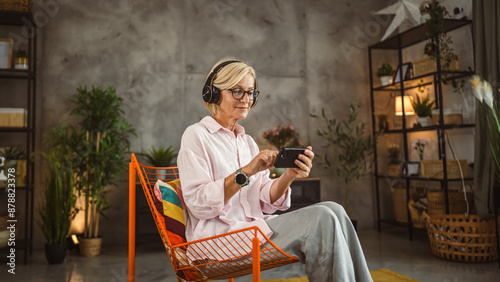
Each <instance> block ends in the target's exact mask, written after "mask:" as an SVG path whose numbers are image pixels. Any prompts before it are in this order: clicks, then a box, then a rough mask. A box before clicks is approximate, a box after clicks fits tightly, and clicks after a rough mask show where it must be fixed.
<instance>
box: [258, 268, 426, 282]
mask: <svg viewBox="0 0 500 282" xmlns="http://www.w3.org/2000/svg"><path fill="white" fill-rule="evenodd" d="M370 273H371V275H372V278H373V282H419V281H418V280H416V279H413V278H411V277H408V276H405V275H403V274H399V273H397V272H394V271H392V270H389V269H377V270H372V271H370ZM261 282H309V280H307V277H305V276H304V277H292V278H287V279H271V280H262V281H261Z"/></svg>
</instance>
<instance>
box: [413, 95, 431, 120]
mask: <svg viewBox="0 0 500 282" xmlns="http://www.w3.org/2000/svg"><path fill="white" fill-rule="evenodd" d="M416 96H417V97H416V99H413V100H412V101H411V105H412V106H413V109H414V110H415V114H417V116H418V117H417V123H418V124H420V126H430V125H431V124H432V119H431V116H432V109H433V108H434V101H432V102H431V101H430V98H429V94H427V96H426V97H425V98H423V99H420V96H419V95H416Z"/></svg>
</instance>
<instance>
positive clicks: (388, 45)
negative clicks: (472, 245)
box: [368, 19, 475, 240]
mask: <svg viewBox="0 0 500 282" xmlns="http://www.w3.org/2000/svg"><path fill="white" fill-rule="evenodd" d="M443 27H444V31H445V32H446V33H448V34H449V32H450V31H452V30H455V29H458V28H464V29H463V31H467V32H469V33H470V35H471V37H473V34H472V32H473V30H472V21H471V20H455V19H445V20H444V21H443ZM461 31H462V30H461ZM456 34H458V33H456ZM427 37H428V26H427V25H426V24H421V25H419V26H416V27H413V28H411V29H409V30H406V31H404V32H402V33H400V34H396V35H393V36H391V37H390V38H388V39H387V40H384V41H381V42H379V43H376V44H373V45H370V46H369V47H368V60H369V66H370V69H369V72H370V75H369V78H370V102H371V113H372V131H373V133H374V134H377V133H378V132H379V131H377V128H376V115H375V114H376V110H375V109H376V103H377V102H379V103H380V102H381V101H383V100H384V99H385V100H387V99H392V100H393V98H394V95H395V94H394V92H396V93H397V94H396V95H398V96H400V95H405V94H409V93H405V91H407V92H410V91H409V90H413V91H415V90H417V89H418V88H419V87H422V86H427V87H432V88H434V100H435V103H436V108H438V109H440V111H439V121H440V122H441V124H438V125H431V126H425V127H415V128H413V127H412V125H411V124H406V127H405V128H398V129H392V130H387V131H383V132H382V133H383V134H389V135H390V134H393V135H395V136H396V137H398V139H399V142H400V144H398V145H399V146H400V147H401V148H402V150H401V158H402V159H404V160H408V159H409V156H410V152H409V150H410V146H409V142H410V141H409V138H410V137H411V136H410V135H411V134H412V133H423V132H432V131H434V132H435V133H436V134H435V135H436V136H435V137H436V138H437V142H436V143H437V150H436V156H439V157H436V159H441V161H440V162H443V164H442V169H443V170H444V169H445V168H446V167H445V165H446V163H444V161H443V160H449V157H447V148H446V140H445V138H446V135H445V133H446V132H445V130H455V129H461V128H465V129H467V128H469V129H473V128H474V127H475V124H474V123H465V124H445V123H444V121H446V119H445V117H446V116H444V110H443V108H444V101H446V99H445V98H444V96H445V93H448V92H451V91H452V89H451V82H452V81H458V82H460V80H466V79H468V77H470V76H471V75H473V74H474V71H473V70H472V69H471V68H470V67H469V68H464V69H462V70H459V71H450V70H442V69H438V68H437V66H436V67H435V69H436V71H434V72H430V73H427V74H423V75H419V76H414V77H412V78H410V79H406V80H404V81H402V82H397V83H392V84H390V85H386V86H381V85H380V83H379V82H376V81H375V80H374V79H373V78H375V75H374V68H373V63H374V61H373V56H374V53H376V55H381V54H383V53H384V56H382V57H383V58H384V59H386V60H388V59H387V58H388V57H391V58H392V59H391V60H392V61H395V60H397V65H402V64H403V63H405V61H403V60H406V61H407V62H412V61H413V62H414V61H415V60H418V59H420V58H421V57H422V55H418V54H413V55H412V54H409V55H410V58H407V57H403V49H405V48H408V47H411V46H412V45H415V44H417V43H422V44H425V42H427V41H428V40H429V39H428V38H427ZM458 41H459V40H455V39H454V42H458ZM374 50H376V52H374ZM437 55H438V57H439V54H437ZM464 57H467V58H469V57H471V58H472V61H474V52H468V53H467V54H465V55H464ZM403 58H404V59H403ZM441 67H442V66H441ZM443 85H449V86H450V87H444V86H443ZM384 92H385V93H384ZM384 96H385V97H384ZM387 96H389V97H387ZM392 100H390V101H392ZM467 121H468V120H467ZM449 122H450V123H451V122H453V121H452V120H449ZM443 123H444V124H443ZM465 131H466V132H464V133H467V134H473V131H472V130H465ZM392 137H393V136H389V137H388V139H391V138H392ZM399 137H400V138H399ZM374 138H375V136H374ZM387 145H388V144H387ZM467 145H468V144H467ZM463 146H464V147H465V145H463ZM467 149H469V148H464V150H467ZM377 150H378V148H377V146H375V148H374V160H375V164H374V167H375V173H374V176H375V178H376V181H375V190H376V192H375V193H376V201H377V222H378V230H379V231H381V223H389V224H393V225H398V226H403V227H406V228H408V233H409V234H408V235H409V239H410V240H412V236H413V235H412V233H413V230H425V229H423V228H416V227H414V226H413V225H412V224H408V223H402V222H397V221H396V220H395V219H390V218H389V219H383V218H382V215H381V205H382V202H381V201H385V202H386V201H387V200H388V199H387V198H386V197H387V196H386V195H384V194H382V193H381V192H380V189H381V185H383V186H387V185H392V184H394V183H391V182H398V183H397V185H400V186H401V187H403V188H404V189H406V192H410V191H409V189H411V185H412V182H413V184H414V183H416V182H418V181H422V182H426V183H425V184H423V185H425V186H427V185H430V184H435V185H436V186H438V185H439V186H440V188H441V189H442V191H448V188H449V186H448V185H449V184H451V183H453V184H458V183H459V182H461V181H462V180H464V181H469V182H470V181H472V180H473V177H471V173H468V174H465V175H464V179H462V178H447V177H446V178H428V177H421V176H419V175H415V176H408V175H399V176H393V175H389V173H388V172H385V171H382V170H380V171H379V169H381V168H380V166H379V164H381V163H379V161H378V158H379V152H378V151H377ZM448 172H449V171H448ZM446 176H453V177H457V176H458V177H460V175H451V174H450V173H448V174H447V175H446ZM391 180H398V181H391ZM432 182H434V183H432ZM382 197H384V198H385V199H383V200H381V198H382ZM393 201H394V199H393ZM398 204H402V205H403V207H404V206H407V203H404V201H403V203H401V202H398ZM444 205H446V207H447V208H448V205H449V203H448V202H446V203H444Z"/></svg>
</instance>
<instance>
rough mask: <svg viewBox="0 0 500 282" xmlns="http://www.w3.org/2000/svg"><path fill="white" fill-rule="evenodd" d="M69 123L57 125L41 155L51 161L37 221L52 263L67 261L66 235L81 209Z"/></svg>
mask: <svg viewBox="0 0 500 282" xmlns="http://www.w3.org/2000/svg"><path fill="white" fill-rule="evenodd" d="M71 139H72V137H71V136H70V133H69V131H68V128H67V126H65V125H63V124H61V125H60V126H59V128H54V129H53V131H52V133H51V135H50V137H49V139H48V140H47V142H46V143H47V144H48V147H49V148H48V151H47V152H44V153H42V156H43V157H44V158H45V159H46V161H47V162H48V165H47V167H46V168H47V169H48V174H47V175H46V178H45V182H44V191H43V196H42V200H41V202H40V204H39V205H38V207H37V217H36V222H37V224H38V226H39V227H40V229H41V230H42V233H43V235H44V237H45V240H46V243H45V257H46V259H47V261H48V262H49V264H59V263H62V262H63V261H64V258H65V257H66V250H67V243H66V242H67V235H68V231H69V228H70V226H71V221H72V220H73V219H74V218H75V216H76V214H77V212H78V210H77V208H76V207H75V206H76V194H75V190H74V180H75V179H74V178H75V171H74V169H73V166H74V161H75V159H74V153H73V149H72V146H71Z"/></svg>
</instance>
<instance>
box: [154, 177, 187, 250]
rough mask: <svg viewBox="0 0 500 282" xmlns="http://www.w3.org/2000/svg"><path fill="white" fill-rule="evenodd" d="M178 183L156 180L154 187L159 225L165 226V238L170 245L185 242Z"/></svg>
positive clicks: (184, 225) (182, 210)
mask: <svg viewBox="0 0 500 282" xmlns="http://www.w3.org/2000/svg"><path fill="white" fill-rule="evenodd" d="M177 191H179V192H181V190H180V181H179V180H178V179H177V180H174V181H170V182H168V183H165V182H163V181H161V180H158V181H157V182H156V183H155V186H154V193H155V206H156V209H157V210H158V212H159V213H160V215H161V216H162V217H161V218H160V221H162V222H161V223H163V224H164V225H165V229H166V230H167V236H168V239H169V240H170V243H171V244H172V245H177V244H181V243H185V242H186V220H185V218H184V206H183V202H182V194H181V196H179V193H178V192H177Z"/></svg>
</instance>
